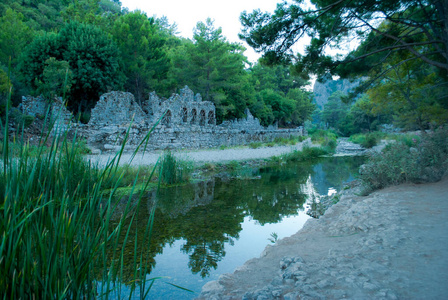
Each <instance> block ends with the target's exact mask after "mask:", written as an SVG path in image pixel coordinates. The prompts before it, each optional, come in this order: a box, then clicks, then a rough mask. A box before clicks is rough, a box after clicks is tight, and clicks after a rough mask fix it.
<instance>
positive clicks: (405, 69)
mask: <svg viewBox="0 0 448 300" xmlns="http://www.w3.org/2000/svg"><path fill="white" fill-rule="evenodd" d="M410 59H411V58H410V57H409V55H405V54H403V53H396V54H394V55H392V56H391V57H389V59H388V60H386V61H385V63H384V64H383V65H382V66H381V68H380V69H379V70H376V69H375V70H372V71H370V76H372V77H375V76H376V75H377V73H378V72H382V80H381V82H375V83H374V84H372V86H371V87H370V89H369V90H368V95H369V96H370V99H372V100H371V102H372V103H373V105H375V106H376V110H377V111H378V112H379V113H382V114H390V115H392V116H393V117H394V123H395V124H397V125H398V127H401V128H404V129H408V130H409V129H410V130H413V129H421V130H423V129H428V128H429V127H430V126H433V125H441V124H445V123H446V122H448V81H447V80H446V78H445V79H444V78H442V77H441V76H439V75H438V74H437V72H436V69H435V68H434V67H432V68H429V67H427V68H424V67H423V66H422V64H421V63H420V62H419V61H416V60H410Z"/></svg>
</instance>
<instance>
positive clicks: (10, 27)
mask: <svg viewBox="0 0 448 300" xmlns="http://www.w3.org/2000/svg"><path fill="white" fill-rule="evenodd" d="M31 40H32V31H31V29H30V28H29V27H28V26H27V25H26V24H25V23H24V22H23V15H22V14H21V13H18V12H16V11H14V10H12V9H11V8H8V9H6V12H5V13H4V14H2V17H0V64H4V65H6V66H7V65H8V63H9V60H10V59H11V62H12V66H13V67H14V66H16V65H17V60H18V57H19V55H20V54H21V53H22V49H23V48H25V46H26V45H27V44H28V43H29V42H31Z"/></svg>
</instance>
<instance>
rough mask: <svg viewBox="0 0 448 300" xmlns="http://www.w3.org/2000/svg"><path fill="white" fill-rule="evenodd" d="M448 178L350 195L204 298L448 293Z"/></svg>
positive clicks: (206, 291)
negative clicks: (435, 181) (366, 193)
mask: <svg viewBox="0 0 448 300" xmlns="http://www.w3.org/2000/svg"><path fill="white" fill-rule="evenodd" d="M447 195H448V178H445V179H443V180H442V181H440V182H438V183H431V184H421V185H409V184H408V185H400V186H394V187H389V188H386V189H384V190H381V191H377V192H375V193H373V194H371V195H369V196H367V197H360V196H355V195H349V194H348V195H345V196H343V197H342V199H341V200H340V202H339V203H338V204H336V205H334V206H333V207H331V208H330V209H329V210H328V211H327V212H326V214H325V215H324V216H323V217H321V218H320V219H318V220H315V219H311V220H309V221H308V222H307V223H306V224H305V227H304V228H303V229H302V230H300V231H299V232H298V233H296V234H295V235H293V236H291V237H289V238H285V239H282V240H280V241H279V242H277V244H275V245H274V246H268V247H266V249H265V251H264V252H263V253H262V255H261V257H260V258H255V259H252V260H249V261H248V262H246V263H245V264H244V265H243V266H242V267H240V268H238V269H237V270H236V271H235V272H234V273H233V274H224V275H222V276H221V277H220V278H219V280H218V281H213V282H210V283H208V284H206V285H205V286H204V287H203V289H202V293H201V295H200V297H199V298H200V299H341V298H349V299H423V298H427V299H446V295H448V284H447V283H448V196H447Z"/></svg>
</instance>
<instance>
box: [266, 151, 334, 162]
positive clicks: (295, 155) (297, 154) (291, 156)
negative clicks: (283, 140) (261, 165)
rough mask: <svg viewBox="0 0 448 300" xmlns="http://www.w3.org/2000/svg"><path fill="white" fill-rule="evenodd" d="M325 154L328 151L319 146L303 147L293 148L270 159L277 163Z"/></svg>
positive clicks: (308, 158) (313, 157)
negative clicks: (299, 149) (301, 148)
mask: <svg viewBox="0 0 448 300" xmlns="http://www.w3.org/2000/svg"><path fill="white" fill-rule="evenodd" d="M327 154H329V152H328V151H327V150H326V149H324V148H321V147H304V148H303V150H302V151H298V150H294V151H293V152H290V153H286V154H283V155H280V156H276V157H273V158H272V159H271V161H273V162H278V163H280V162H299V161H307V160H311V159H315V158H318V157H321V156H323V155H327Z"/></svg>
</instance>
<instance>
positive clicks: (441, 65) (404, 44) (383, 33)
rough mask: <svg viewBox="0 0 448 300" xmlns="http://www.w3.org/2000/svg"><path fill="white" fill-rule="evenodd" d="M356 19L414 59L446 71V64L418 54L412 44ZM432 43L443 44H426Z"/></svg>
mask: <svg viewBox="0 0 448 300" xmlns="http://www.w3.org/2000/svg"><path fill="white" fill-rule="evenodd" d="M356 17H357V18H358V20H360V21H361V22H363V23H364V24H365V25H366V26H367V27H369V28H370V29H371V30H372V31H374V32H376V33H378V34H380V35H382V36H385V37H388V38H390V39H392V40H395V41H397V42H399V43H400V44H401V45H402V47H401V48H406V49H407V50H409V52H411V53H412V54H414V55H415V56H416V57H418V58H420V59H421V60H423V61H424V62H426V63H428V64H430V65H433V66H436V67H438V68H441V69H446V70H448V64H444V63H441V62H438V61H435V60H432V59H429V58H428V57H426V56H424V55H423V54H420V53H418V52H417V51H416V50H415V49H414V48H412V47H413V44H414V43H411V44H409V43H406V42H404V41H403V40H402V38H398V37H396V36H393V35H390V34H387V33H385V32H382V31H380V30H378V29H376V28H374V27H373V26H372V25H370V24H369V23H368V22H367V21H365V20H364V19H362V18H361V17H359V16H357V15H356ZM434 43H443V42H442V41H429V42H427V44H434ZM395 48H396V47H395Z"/></svg>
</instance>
